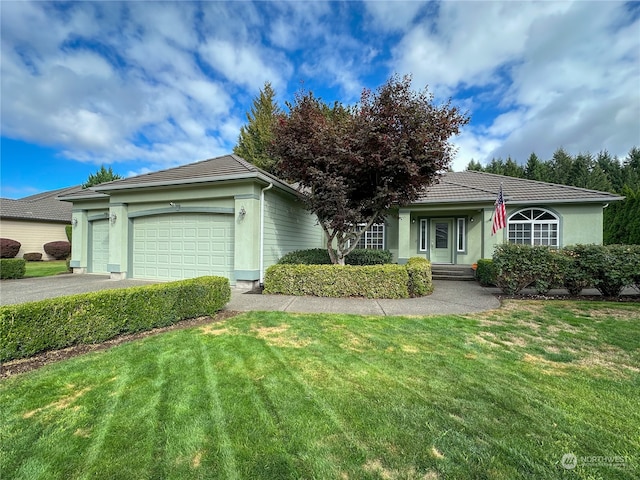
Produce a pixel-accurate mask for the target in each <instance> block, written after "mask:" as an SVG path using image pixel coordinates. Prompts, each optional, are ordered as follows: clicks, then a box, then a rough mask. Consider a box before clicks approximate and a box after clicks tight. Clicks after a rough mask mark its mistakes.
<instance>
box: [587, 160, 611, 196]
mask: <svg viewBox="0 0 640 480" xmlns="http://www.w3.org/2000/svg"><path fill="white" fill-rule="evenodd" d="M585 188H589V189H591V190H599V191H601V192H613V186H612V185H611V182H610V181H609V178H608V177H607V174H606V173H604V170H602V168H600V165H598V164H597V163H595V162H594V164H593V167H592V168H591V172H590V173H589V178H588V180H587V183H586V185H585Z"/></svg>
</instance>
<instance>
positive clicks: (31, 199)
mask: <svg viewBox="0 0 640 480" xmlns="http://www.w3.org/2000/svg"><path fill="white" fill-rule="evenodd" d="M81 188H82V187H81V186H80V185H77V186H74V187H67V188H60V189H58V190H51V191H48V192H43V193H38V194H36V195H31V196H28V197H24V198H21V199H18V200H13V199H9V198H0V217H2V218H6V219H15V220H35V221H48V222H65V223H69V222H71V204H70V203H66V202H61V201H60V200H58V197H59V196H60V195H67V194H70V193H74V192H77V191H79V190H80V189H81Z"/></svg>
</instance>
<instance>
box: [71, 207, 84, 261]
mask: <svg viewBox="0 0 640 480" xmlns="http://www.w3.org/2000/svg"><path fill="white" fill-rule="evenodd" d="M88 235H89V216H88V215H87V211H86V210H73V211H72V213H71V262H70V263H69V266H70V267H71V268H72V269H73V273H86V272H87V261H88V258H89V256H88V243H89V241H88V238H87V236H88Z"/></svg>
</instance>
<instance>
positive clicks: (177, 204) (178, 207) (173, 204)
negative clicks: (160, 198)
mask: <svg viewBox="0 0 640 480" xmlns="http://www.w3.org/2000/svg"><path fill="white" fill-rule="evenodd" d="M169 206H170V207H171V208H175V209H176V210H180V204H179V203H175V202H169Z"/></svg>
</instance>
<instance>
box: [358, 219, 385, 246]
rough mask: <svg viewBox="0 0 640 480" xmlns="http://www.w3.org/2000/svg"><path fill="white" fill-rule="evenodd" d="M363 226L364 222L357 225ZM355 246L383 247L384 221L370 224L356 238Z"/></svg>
mask: <svg viewBox="0 0 640 480" xmlns="http://www.w3.org/2000/svg"><path fill="white" fill-rule="evenodd" d="M358 226H359V227H361V228H364V227H365V226H366V224H364V223H363V224H360V225H358ZM356 248H371V249H374V250H383V249H384V223H374V224H373V225H371V226H370V227H369V228H368V229H367V230H366V231H365V232H364V233H363V234H362V236H361V237H360V240H358V245H356Z"/></svg>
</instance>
